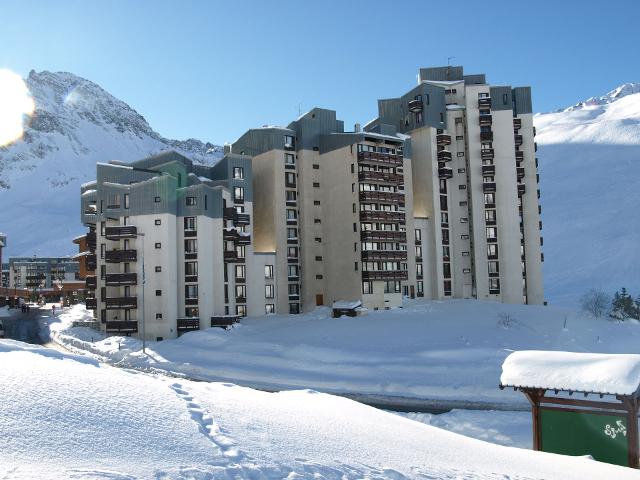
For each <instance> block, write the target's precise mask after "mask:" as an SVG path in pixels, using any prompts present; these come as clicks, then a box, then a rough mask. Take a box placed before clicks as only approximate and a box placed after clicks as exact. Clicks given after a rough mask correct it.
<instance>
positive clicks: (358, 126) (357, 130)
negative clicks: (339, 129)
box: [353, 123, 360, 133]
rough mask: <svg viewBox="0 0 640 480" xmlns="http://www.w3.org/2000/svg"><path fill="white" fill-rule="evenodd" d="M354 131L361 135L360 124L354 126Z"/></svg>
mask: <svg viewBox="0 0 640 480" xmlns="http://www.w3.org/2000/svg"><path fill="white" fill-rule="evenodd" d="M353 131H354V132H356V133H359V132H360V124H359V123H356V124H355V125H354V126H353Z"/></svg>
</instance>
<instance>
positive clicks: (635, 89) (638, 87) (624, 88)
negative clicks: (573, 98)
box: [560, 82, 640, 112]
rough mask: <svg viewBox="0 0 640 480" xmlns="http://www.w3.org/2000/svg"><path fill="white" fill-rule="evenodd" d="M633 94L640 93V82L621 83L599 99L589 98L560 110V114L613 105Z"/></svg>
mask: <svg viewBox="0 0 640 480" xmlns="http://www.w3.org/2000/svg"><path fill="white" fill-rule="evenodd" d="M634 93H640V82H628V83H623V84H622V85H620V86H618V87H616V88H614V89H613V90H611V91H610V92H609V93H607V94H606V95H602V96H601V97H591V98H588V99H587V100H584V101H582V102H579V103H576V104H575V105H572V106H571V107H568V108H565V109H562V110H560V111H562V112H573V111H574V110H581V109H583V108H584V107H590V106H595V105H606V104H608V103H613V102H615V101H616V100H620V99H621V98H624V97H626V96H628V95H633V94H634Z"/></svg>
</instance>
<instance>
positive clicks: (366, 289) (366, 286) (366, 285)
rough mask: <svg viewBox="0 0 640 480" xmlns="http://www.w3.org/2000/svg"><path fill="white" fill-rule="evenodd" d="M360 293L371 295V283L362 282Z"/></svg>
mask: <svg viewBox="0 0 640 480" xmlns="http://www.w3.org/2000/svg"><path fill="white" fill-rule="evenodd" d="M362 293H364V294H371V293H373V282H362Z"/></svg>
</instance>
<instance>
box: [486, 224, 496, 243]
mask: <svg viewBox="0 0 640 480" xmlns="http://www.w3.org/2000/svg"><path fill="white" fill-rule="evenodd" d="M486 230H487V240H495V239H496V238H497V229H496V227H486Z"/></svg>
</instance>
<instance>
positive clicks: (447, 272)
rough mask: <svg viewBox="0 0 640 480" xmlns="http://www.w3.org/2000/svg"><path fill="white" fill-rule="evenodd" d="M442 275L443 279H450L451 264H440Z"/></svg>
mask: <svg viewBox="0 0 640 480" xmlns="http://www.w3.org/2000/svg"><path fill="white" fill-rule="evenodd" d="M442 275H443V276H444V278H451V264H450V263H443V264H442Z"/></svg>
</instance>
